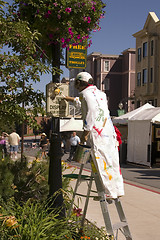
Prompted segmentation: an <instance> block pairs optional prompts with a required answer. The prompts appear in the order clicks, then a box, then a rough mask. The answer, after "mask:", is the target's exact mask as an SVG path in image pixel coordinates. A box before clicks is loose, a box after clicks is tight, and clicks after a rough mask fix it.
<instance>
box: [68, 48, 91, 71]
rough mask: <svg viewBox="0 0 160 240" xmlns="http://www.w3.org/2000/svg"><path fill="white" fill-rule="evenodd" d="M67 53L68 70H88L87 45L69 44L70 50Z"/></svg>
mask: <svg viewBox="0 0 160 240" xmlns="http://www.w3.org/2000/svg"><path fill="white" fill-rule="evenodd" d="M66 51H67V57H66V59H67V61H66V67H67V68H81V69H85V68H86V63H87V48H86V45H84V44H82V43H79V44H78V45H76V46H73V45H72V44H69V50H66Z"/></svg>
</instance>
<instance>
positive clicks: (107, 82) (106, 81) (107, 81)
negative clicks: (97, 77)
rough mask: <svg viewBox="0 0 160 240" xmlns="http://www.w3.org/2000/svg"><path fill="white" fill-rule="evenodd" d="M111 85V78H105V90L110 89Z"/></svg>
mask: <svg viewBox="0 0 160 240" xmlns="http://www.w3.org/2000/svg"><path fill="white" fill-rule="evenodd" d="M109 85H110V81H109V78H105V79H104V81H103V90H104V91H108V90H109V87H110V86H109Z"/></svg>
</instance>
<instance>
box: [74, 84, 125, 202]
mask: <svg viewBox="0 0 160 240" xmlns="http://www.w3.org/2000/svg"><path fill="white" fill-rule="evenodd" d="M79 100H80V101H78V100H77V98H75V101H76V102H77V105H79V104H80V103H81V110H82V118H83V126H84V130H87V131H90V134H89V139H88V140H89V143H90V145H91V153H92V158H93V161H94V163H95V166H96V167H97V170H98V171H99V174H100V176H101V179H102V181H103V184H104V186H105V192H106V194H107V195H108V197H112V198H117V197H119V196H122V195H124V185H123V178H122V175H121V171H120V166H119V154H118V144H117V139H116V133H115V130H114V126H113V124H112V121H111V118H110V114H109V110H108V103H107V98H106V94H105V93H103V92H102V91H100V90H99V89H98V88H97V87H96V86H89V87H87V88H85V89H84V90H83V91H81V92H80V95H79ZM105 120H106V123H105ZM104 123H105V126H103V125H104Z"/></svg>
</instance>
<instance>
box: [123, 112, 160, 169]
mask: <svg viewBox="0 0 160 240" xmlns="http://www.w3.org/2000/svg"><path fill="white" fill-rule="evenodd" d="M152 123H158V124H160V107H154V108H149V109H143V111H141V112H139V113H137V114H136V115H134V116H133V117H132V118H130V119H129V120H128V145H127V161H128V162H133V163H139V164H143V165H147V166H151V147H152Z"/></svg>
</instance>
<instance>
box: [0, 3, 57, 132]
mask: <svg viewBox="0 0 160 240" xmlns="http://www.w3.org/2000/svg"><path fill="white" fill-rule="evenodd" d="M0 6H1V10H0V80H1V85H0V126H1V128H3V124H4V125H6V124H7V125H10V124H11V123H13V122H15V121H16V123H17V124H18V123H19V124H20V123H22V122H24V121H27V124H29V125H30V126H33V127H34V126H35V125H36V121H35V117H36V116H37V114H38V113H40V112H41V113H42V112H44V104H43V100H44V94H43V93H42V92H40V91H35V90H34V89H33V86H32V84H33V83H36V82H37V81H38V82H39V81H40V76H41V75H42V74H43V73H49V72H52V73H54V70H55V69H52V68H51V66H50V65H45V64H44V63H42V61H40V60H39V59H38V58H37V59H35V58H34V54H36V46H37V44H36V41H37V40H38V38H39V37H40V34H39V33H38V32H37V31H31V30H30V28H29V25H28V23H27V22H26V21H23V20H19V21H14V19H13V15H12V12H11V8H10V6H9V5H8V4H7V3H6V4H5V3H4V2H3V1H0ZM2 130H3V129H2Z"/></svg>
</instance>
